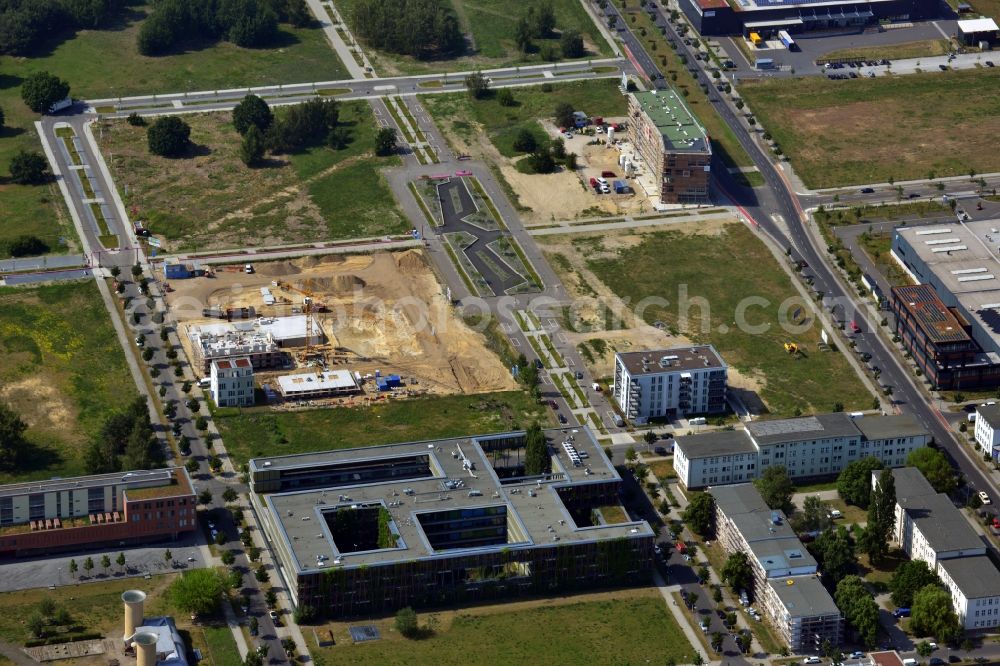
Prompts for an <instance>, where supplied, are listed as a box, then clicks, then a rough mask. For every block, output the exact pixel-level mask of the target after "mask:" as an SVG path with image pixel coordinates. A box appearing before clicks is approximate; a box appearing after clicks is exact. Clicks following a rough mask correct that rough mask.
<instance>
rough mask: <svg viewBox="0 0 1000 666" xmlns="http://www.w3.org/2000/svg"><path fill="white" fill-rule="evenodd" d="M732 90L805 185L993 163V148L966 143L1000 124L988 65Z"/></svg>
mask: <svg viewBox="0 0 1000 666" xmlns="http://www.w3.org/2000/svg"><path fill="white" fill-rule="evenodd" d="M740 90H741V92H742V94H743V97H744V99H746V101H747V104H748V105H749V106H750V108H751V109H752V110H753V112H754V113H756V114H757V117H758V119H759V120H760V121H761V124H762V125H763V127H765V128H766V129H767V130H768V131H770V132H771V134H772V136H773V137H774V139H775V141H777V143H778V144H779V145H780V146H781V148H782V149H783V150H784V152H785V154H787V155H788V157H789V158H790V159H791V161H792V165H793V166H794V167H795V170H796V172H797V173H798V174H799V176H801V177H802V179H803V181H805V183H806V185H808V186H809V187H813V188H816V187H832V186H839V185H852V184H862V183H878V182H887V181H889V180H890V179H895V180H897V181H901V180H907V179H920V178H928V177H931V175H932V174H933V176H935V177H940V176H959V175H963V174H968V173H969V170H970V169H974V170H975V171H976V172H978V173H988V172H993V171H997V170H1000V154H998V153H997V151H990V150H979V151H975V150H973V151H970V150H968V137H970V136H992V135H994V134H996V133H997V132H998V131H1000V72H997V71H996V70H995V69H989V68H982V69H972V70H964V71H949V72H948V73H947V74H943V73H942V72H934V73H923V74H910V75H907V76H899V77H887V78H886V77H883V78H878V79H854V80H850V81H831V80H829V79H827V78H825V77H808V78H798V79H790V80H782V81H780V82H777V81H755V82H751V81H745V82H744V83H743V85H742V86H741V88H740ZM874 117H877V118H878V119H879V121H878V125H877V127H873V126H872V124H871V119H872V118H874Z"/></svg>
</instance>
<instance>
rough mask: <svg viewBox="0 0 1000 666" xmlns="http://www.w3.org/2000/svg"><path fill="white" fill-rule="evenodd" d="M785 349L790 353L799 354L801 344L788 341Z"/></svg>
mask: <svg viewBox="0 0 1000 666" xmlns="http://www.w3.org/2000/svg"><path fill="white" fill-rule="evenodd" d="M785 351H786V352H788V353H789V354H797V353H798V352H799V346H798V345H797V344H795V343H794V342H786V343H785Z"/></svg>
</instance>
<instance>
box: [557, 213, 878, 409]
mask: <svg viewBox="0 0 1000 666" xmlns="http://www.w3.org/2000/svg"><path fill="white" fill-rule="evenodd" d="M639 238H641V241H640V242H637V243H628V244H624V245H625V247H621V248H620V249H617V248H619V245H620V244H616V243H615V242H614V241H613V240H611V241H609V242H608V244H607V245H605V243H604V238H603V237H601V236H585V237H579V236H574V237H572V242H573V244H574V246H576V250H577V252H578V253H579V254H580V255H581V256H584V257H588V259H587V266H588V267H589V268H590V269H591V270H592V271H593V272H594V273H595V275H597V277H598V278H599V279H600V280H601V281H603V282H604V283H605V284H606V285H607V286H608V287H610V288H611V290H612V291H613V292H615V294H617V295H618V296H619V297H621V298H622V299H624V300H625V301H626V302H627V303H630V304H632V307H635V306H636V305H637V304H640V302H641V301H643V299H650V300H647V301H644V302H643V303H642V305H647V304H648V306H647V307H644V308H643V310H642V313H641V314H642V316H643V318H644V319H645V321H646V322H647V323H649V324H653V323H654V322H656V321H663V322H665V323H666V324H667V326H668V328H670V329H671V330H678V331H679V333H681V334H682V335H686V336H687V337H689V338H691V339H693V340H695V341H696V342H699V343H706V342H707V343H712V344H714V345H715V347H716V348H717V349H718V350H719V352H720V353H721V354H722V357H723V358H724V359H725V360H726V362H727V363H728V364H729V365H730V367H733V368H735V369H736V370H738V371H739V373H740V375H742V377H743V378H746V379H749V380H751V381H753V382H754V383H756V384H757V387H756V390H757V392H758V394H759V395H760V397H761V398H762V399H763V400H764V402H765V403H766V404H767V407H768V408H769V409H770V411H771V412H772V413H774V414H775V415H780V416H792V415H794V414H795V413H796V412H797V411H801V412H803V413H808V412H828V411H830V410H831V409H833V407H834V405H835V404H836V403H838V402H839V403H842V404H843V405H844V407H845V408H846V409H848V410H850V409H863V408H867V407H868V406H869V405H870V404H871V396H870V395H869V393H868V391H867V390H866V389H865V388H864V386H863V385H862V384H861V381H860V380H859V379H858V377H857V376H856V375H855V374H854V371H853V370H852V369H851V367H850V366H849V365H848V363H847V360H846V359H845V358H844V357H843V356H842V355H841V354H839V353H836V352H830V351H825V352H824V351H820V350H819V348H818V346H819V342H820V339H819V326H817V325H815V324H814V323H812V320H811V318H809V317H810V315H809V314H808V313H809V310H807V309H806V308H805V307H804V306H803V305H802V304H801V297H800V296H799V295H798V293H797V292H796V290H795V289H794V288H793V287H792V285H791V284H790V280H789V278H788V276H787V275H786V274H785V272H784V271H783V270H781V268H780V267H779V266H778V265H777V264H776V263H775V260H774V257H773V256H772V255H771V253H770V252H769V251H768V249H767V248H766V247H765V246H764V244H763V243H762V242H760V241H759V240H757V239H756V238H754V236H753V233H752V232H751V231H749V230H748V229H747V228H746V227H745V226H743V225H741V224H738V223H730V224H726V225H725V226H723V227H721V229H720V232H719V233H718V234H717V235H716V234H700V233H689V234H685V233H681V232H676V231H667V232H653V233H649V234H644V235H642V236H641V237H639ZM705 266H713V267H715V268H714V270H711V271H706V270H705ZM637 267H641V270H636V268H637ZM684 288H686V289H687V296H686V298H687V299H688V304H687V305H685V304H684V303H683V302H682V301H683V300H684V298H685V297H684V296H683V295H682V292H681V290H682V289H684ZM752 298H756V299H757V301H756V304H755V305H752V306H751V307H749V308H748V309H747V310H746V311H745V312H741V311H740V310H739V308H746V307H747V305H748V304H751V303H754V301H748V300H747V299H752ZM654 299H660V300H659V301H656V300H654ZM695 299H704V301H705V302H707V304H708V305H707V306H706V307H701V306H699V305H698V301H696V300H695ZM760 299H765V300H763V301H762V300H760ZM786 299H792V300H791V301H789V302H788V303H786V305H785V308H786V309H785V311H782V310H781V304H782V303H783V302H785V301H786ZM796 309H799V310H801V311H802V312H803V314H802V315H801V319H798V320H796V321H798V322H799V324H800V326H799V328H801V329H805V330H803V331H801V332H786V331H785V330H784V328H783V327H782V325H781V319H780V318H779V313H781V312H783V314H784V315H785V318H786V319H792V316H793V315H792V313H794V311H795V310H796ZM681 314H686V316H687V320H688V321H687V325H686V326H682V322H681V321H680V318H681ZM740 316H744V317H745V324H746V325H736V322H737V321H738V320H739V317H740ZM787 323H788V324H791V322H787ZM786 327H788V326H786ZM764 329H766V330H764ZM752 331H754V332H752ZM787 341H792V342H795V343H797V344H798V346H799V349H800V350H802V354H801V355H800V356H797V357H796V356H790V355H789V354H788V353H787V352H786V351H785V350H784V347H783V343H785V342H787Z"/></svg>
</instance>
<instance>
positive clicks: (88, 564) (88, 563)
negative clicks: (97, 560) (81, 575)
mask: <svg viewBox="0 0 1000 666" xmlns="http://www.w3.org/2000/svg"><path fill="white" fill-rule="evenodd" d="M83 570H84V572H85V573H86V574H87V575H88V576H89V575H90V572H91V571H93V570H94V559H93V558H92V557H90V556H89V555H88V556H87V559H85V560H84V561H83Z"/></svg>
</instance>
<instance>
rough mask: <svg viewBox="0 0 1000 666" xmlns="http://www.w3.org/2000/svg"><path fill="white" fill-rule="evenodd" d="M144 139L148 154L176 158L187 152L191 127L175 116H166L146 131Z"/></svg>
mask: <svg viewBox="0 0 1000 666" xmlns="http://www.w3.org/2000/svg"><path fill="white" fill-rule="evenodd" d="M146 138H147V141H148V143H149V152H151V153H153V154H154V155H161V156H163V157H176V156H178V155H181V154H183V153H184V152H185V151H186V150H187V147H188V144H189V143H190V138H191V127H190V126H189V125H188V124H187V123H186V122H184V121H183V120H181V119H180V118H178V117H177V116H166V117H163V118H159V119H157V121H156V122H154V123H153V124H152V125H151V126H150V127H149V129H148V130H146Z"/></svg>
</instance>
